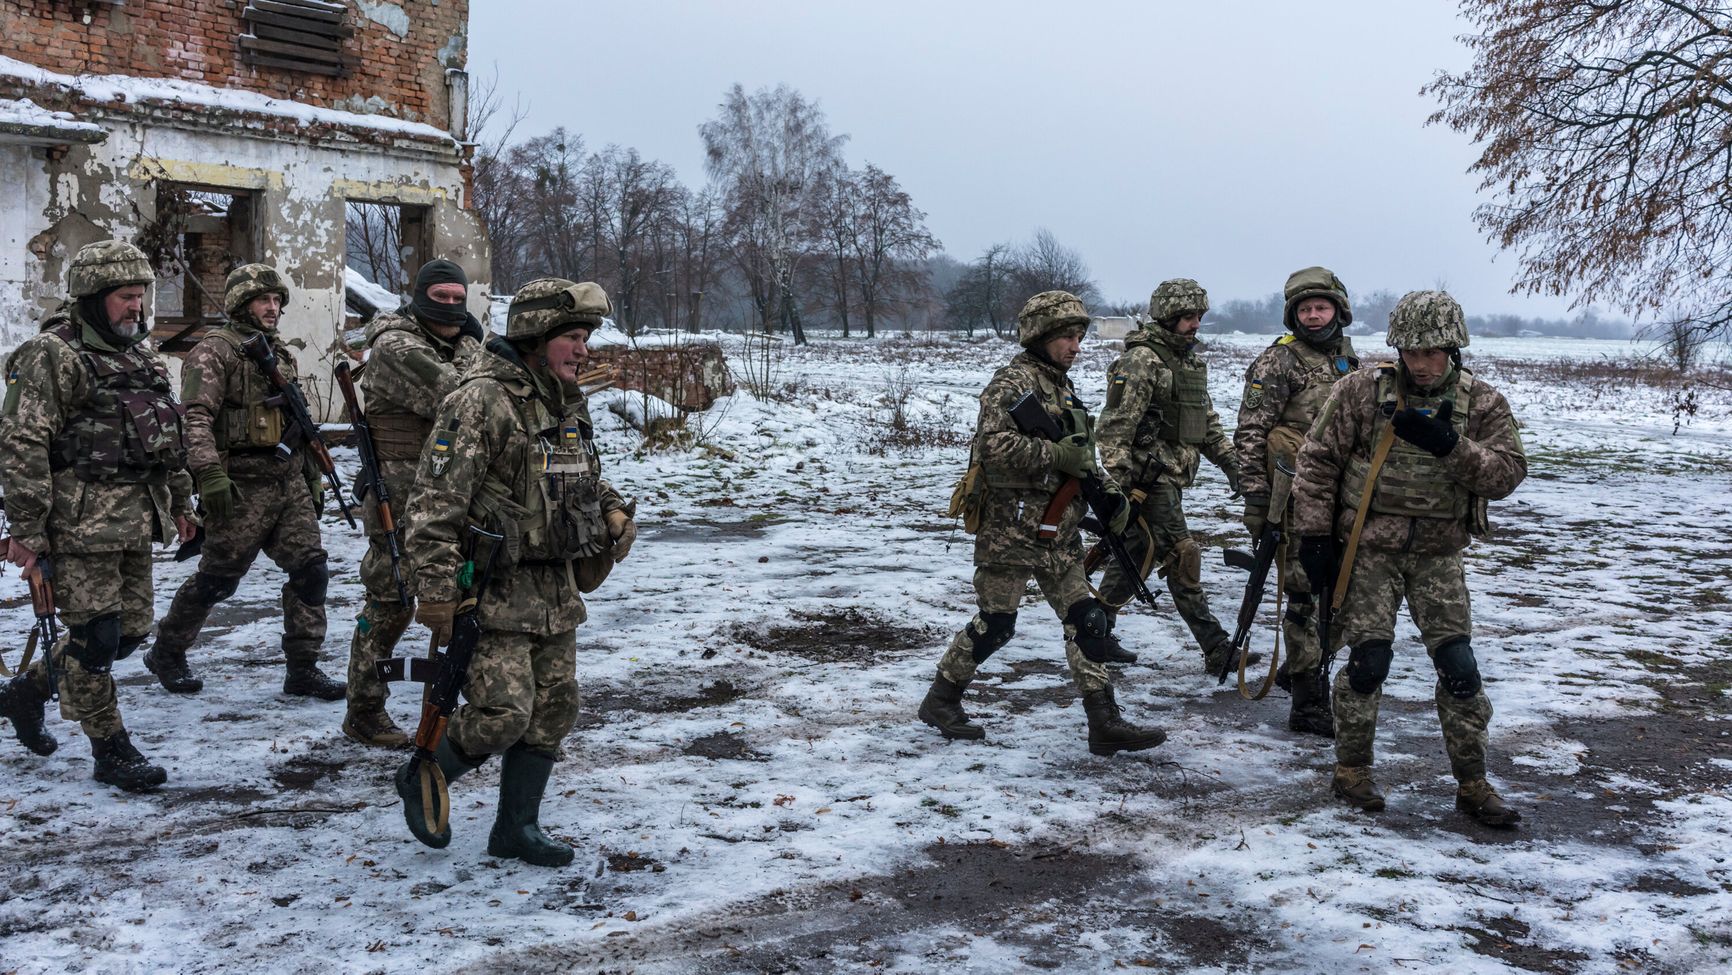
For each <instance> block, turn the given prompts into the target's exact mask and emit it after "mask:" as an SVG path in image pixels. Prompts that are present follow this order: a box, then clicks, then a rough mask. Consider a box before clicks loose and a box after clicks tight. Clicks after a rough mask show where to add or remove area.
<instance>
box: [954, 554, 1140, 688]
mask: <svg viewBox="0 0 1732 975" xmlns="http://www.w3.org/2000/svg"><path fill="white" fill-rule="evenodd" d="M1030 579H1032V580H1034V584H1035V585H1037V586H1039V587H1040V592H1041V595H1043V596H1045V597H1046V603H1047V605H1048V606H1050V607H1052V612H1053V615H1055V616H1057V617H1058V618H1059V619H1061V620H1062V619H1064V616H1065V612H1066V611H1067V610H1069V609H1070V607H1072V606H1074V605H1076V604H1077V603H1078V602H1081V601H1082V600H1084V599H1087V598H1088V597H1089V588H1088V577H1087V576H1085V575H1084V574H1083V569H1082V557H1081V553H1080V552H1078V553H1077V557H1076V558H1074V559H1071V560H1067V561H1065V562H1063V563H1060V564H1058V565H1057V567H1056V569H1055V568H1054V567H1049V566H1045V565H1043V566H1026V565H980V566H976V567H975V570H974V598H975V603H976V605H978V606H979V607H980V614H985V613H1014V612H1016V609H1017V607H1018V606H1019V605H1021V604H1022V598H1023V596H1024V595H1026V594H1027V593H1028V583H1029V580H1030ZM980 614H977V615H976V616H975V617H974V619H972V620H971V621H970V622H969V624H968V625H967V626H965V627H963V628H962V630H960V631H958V632H957V634H956V636H955V637H954V638H952V639H951V641H950V646H949V647H947V648H946V649H945V651H944V656H943V657H942V658H940V659H939V661H938V672H939V673H940V674H942V675H943V676H944V678H945V679H946V680H949V681H951V682H953V683H957V684H967V683H968V682H969V681H971V680H973V679H974V674H975V671H976V670H977V669H978V668H979V666H980V665H979V664H977V663H975V661H974V651H973V642H972V641H971V640H970V639H969V636H968V632H969V630H971V629H973V630H977V631H984V628H985V625H986V624H985V623H983V622H982V621H981V617H980ZM1064 660H1065V664H1066V665H1067V666H1068V667H1069V668H1070V676H1071V680H1072V681H1074V682H1075V683H1076V687H1077V690H1078V691H1079V692H1080V693H1083V694H1088V693H1091V692H1093V691H1098V690H1104V689H1105V688H1107V687H1109V686H1111V685H1112V677H1111V676H1110V675H1109V674H1108V673H1107V668H1106V665H1105V664H1098V663H1095V662H1094V661H1092V660H1090V659H1088V658H1087V657H1085V656H1083V654H1082V648H1081V647H1079V646H1077V642H1076V627H1074V626H1071V625H1069V624H1065V627H1064Z"/></svg>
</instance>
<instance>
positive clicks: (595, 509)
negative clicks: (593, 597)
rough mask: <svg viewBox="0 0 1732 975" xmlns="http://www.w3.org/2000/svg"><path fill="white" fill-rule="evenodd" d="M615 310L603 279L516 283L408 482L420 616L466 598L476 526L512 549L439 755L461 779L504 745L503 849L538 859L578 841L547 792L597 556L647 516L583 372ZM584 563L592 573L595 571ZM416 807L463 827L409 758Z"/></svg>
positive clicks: (435, 620)
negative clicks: (624, 488) (429, 800)
mask: <svg viewBox="0 0 1732 975" xmlns="http://www.w3.org/2000/svg"><path fill="white" fill-rule="evenodd" d="M612 310H613V306H612V304H611V303H610V302H609V301H608V298H607V293H606V292H604V291H603V290H602V289H601V287H600V286H599V285H596V284H594V283H592V282H585V283H583V284H574V283H572V282H570V281H566V280H563V279H560V278H542V279H540V280H536V281H531V282H530V283H528V284H526V285H524V286H523V287H522V288H521V289H519V290H518V292H517V294H516V295H514V296H513V297H512V299H511V307H510V310H509V311H508V312H507V316H506V326H505V337H504V338H497V337H495V338H492V339H490V340H489V341H488V342H487V344H486V346H485V348H484V350H483V351H482V353H481V354H480V355H478V356H476V359H475V363H474V365H473V366H472V367H471V368H470V369H469V371H468V372H467V373H465V374H464V376H463V378H462V381H461V384H460V385H459V386H458V387H457V390H456V391H455V392H453V393H452V394H451V395H450V396H447V397H446V398H445V400H444V402H442V403H441V404H440V405H439V410H438V414H437V418H436V420H435V421H434V425H433V440H432V441H431V442H430V443H428V445H427V446H426V448H425V449H424V450H423V451H422V453H421V460H420V466H419V467H418V468H417V469H416V472H415V485H414V488H413V489H412V491H411V493H410V497H409V519H408V522H409V538H408V555H409V558H410V561H411V562H412V563H413V565H414V566H415V579H416V598H417V600H418V605H417V607H416V610H415V619H416V620H417V621H419V622H420V623H422V624H424V625H426V626H427V627H428V629H430V630H432V631H433V642H434V644H435V645H437V646H443V645H445V643H446V642H447V641H449V639H450V634H451V629H452V621H453V619H454V617H455V616H456V614H457V613H458V612H459V607H458V605H457V599H458V594H459V592H460V591H461V589H462V585H460V573H461V570H462V568H463V564H464V561H465V555H464V540H465V535H466V534H467V528H468V527H469V526H470V525H477V526H479V527H481V528H483V529H485V530H488V531H491V532H494V533H497V534H503V535H504V536H505V544H504V548H505V550H506V552H507V556H505V557H502V558H501V561H500V563H499V564H498V565H496V566H495V568H494V571H493V579H492V582H491V584H490V585H489V586H488V588H487V591H486V592H482V593H479V594H476V596H475V598H476V612H477V613H478V615H479V623H480V627H481V635H480V642H479V644H478V646H477V648H476V650H475V655H474V657H473V660H472V662H471V664H470V669H469V678H468V683H467V684H466V685H465V686H464V689H463V696H464V699H465V703H464V704H463V705H462V706H460V707H458V708H457V710H456V712H455V713H454V714H453V715H452V717H451V721H450V724H449V726H448V728H447V730H446V733H445V735H444V736H443V737H442V738H441V739H440V740H439V744H438V747H437V749H436V750H435V752H434V757H435V758H436V759H437V761H438V763H439V769H440V771H441V772H442V773H443V774H444V777H445V780H446V781H447V782H450V781H452V780H454V779H456V778H457V777H458V776H460V775H462V774H464V773H465V772H468V771H469V770H471V769H473V768H476V767H477V766H479V765H480V764H481V763H482V762H484V761H486V760H487V758H488V757H489V756H492V755H497V754H501V753H503V755H504V759H503V762H504V764H503V767H502V768H501V769H500V773H499V811H498V815H497V818H496V819H495V821H494V824H493V830H492V832H491V834H490V835H489V836H488V840H487V852H488V854H489V855H490V856H497V857H512V858H516V859H521V860H524V861H526V862H529V863H533V864H538V865H541V866H563V865H565V864H567V863H570V862H571V859H572V850H571V847H569V846H567V845H566V844H565V843H562V842H560V841H558V840H555V839H552V838H550V837H549V836H548V835H547V834H546V833H544V832H542V829H541V826H540V816H541V801H542V797H543V795H544V793H545V791H546V788H547V780H548V777H549V775H551V774H552V771H553V763H554V760H555V759H556V758H557V757H558V754H559V745H560V742H561V741H562V740H563V739H564V738H565V735H566V733H567V732H569V731H570V730H571V727H572V725H573V724H574V723H575V722H576V720H577V710H578V687H577V632H576V631H577V627H578V626H579V625H581V624H582V623H583V621H584V619H585V618H586V617H587V615H588V614H587V610H586V609H585V608H584V604H583V598H582V596H581V592H586V591H589V590H590V589H593V588H594V587H595V585H596V584H598V583H599V576H598V575H597V574H596V572H597V570H596V569H595V568H594V567H595V566H596V565H597V564H600V565H602V566H603V567H605V566H608V565H611V564H613V563H615V562H618V561H621V560H623V559H624V558H625V557H626V554H627V553H628V552H629V551H630V550H631V545H632V541H633V540H634V539H635V538H636V537H637V528H636V526H635V524H634V523H633V521H632V519H631V515H630V513H629V511H628V509H627V506H626V504H625V502H624V501H623V500H622V499H621V497H620V495H619V493H618V492H617V491H615V490H614V489H613V488H612V487H611V486H609V485H608V483H607V482H606V481H604V480H602V479H601V476H600V475H601V464H600V459H599V457H598V456H597V454H596V450H595V443H594V440H593V428H592V426H591V424H590V422H589V413H588V410H587V408H586V407H585V405H584V402H583V399H582V394H581V392H578V387H577V385H576V380H577V376H578V372H579V368H580V367H581V366H582V364H583V362H584V360H585V359H586V358H588V355H589V350H588V345H587V343H588V340H589V335H590V333H591V332H592V331H593V330H594V329H595V328H596V327H597V326H599V325H600V324H601V320H602V318H603V317H604V316H606V315H608V314H610V313H611V312H612ZM586 577H587V578H586ZM396 785H397V792H398V795H400V796H401V797H402V799H403V815H404V819H405V820H406V821H407V823H408V825H409V829H410V831H411V832H412V833H414V834H415V837H416V838H417V839H419V840H420V841H421V842H423V843H425V844H427V845H428V846H432V847H435V848H439V847H444V846H445V845H446V844H448V843H450V841H451V833H450V830H449V828H446V829H445V830H443V831H441V832H437V833H436V832H433V831H431V830H430V829H429V828H428V824H427V818H426V809H425V807H424V804H423V799H422V792H421V787H420V785H419V783H418V782H417V776H416V774H415V772H414V771H413V765H412V763H405V764H404V765H403V767H402V768H401V769H399V770H398V772H397V777H396Z"/></svg>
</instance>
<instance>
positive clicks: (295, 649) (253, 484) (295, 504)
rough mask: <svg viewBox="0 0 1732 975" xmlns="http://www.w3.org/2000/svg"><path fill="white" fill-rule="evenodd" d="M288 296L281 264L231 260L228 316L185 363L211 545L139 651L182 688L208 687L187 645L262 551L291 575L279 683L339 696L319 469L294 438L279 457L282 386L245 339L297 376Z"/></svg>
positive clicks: (165, 680)
mask: <svg viewBox="0 0 1732 975" xmlns="http://www.w3.org/2000/svg"><path fill="white" fill-rule="evenodd" d="M288 303H289V288H288V285H287V284H286V283H284V281H283V279H282V276H281V275H279V274H278V273H277V272H276V270H275V269H274V268H272V267H270V266H269V265H265V264H246V265H242V266H241V267H238V268H235V269H234V270H233V271H231V272H229V276H228V281H227V286H226V288H225V294H224V298H223V304H224V310H225V311H226V313H227V314H228V321H227V322H225V323H224V324H223V325H222V327H220V328H217V329H213V330H212V331H211V332H210V333H209V334H207V335H206V336H205V337H204V338H203V339H201V340H200V341H199V343H198V345H196V346H194V347H193V350H192V351H191V352H190V353H188V354H187V357H186V362H185V364H184V365H183V366H182V367H181V376H180V384H181V400H182V402H184V403H185V404H186V410H187V430H186V439H187V460H188V464H189V465H190V466H191V468H192V472H193V477H194V478H195V479H196V480H197V482H198V493H199V502H200V504H201V505H202V506H203V511H204V521H205V541H204V550H203V552H202V553H201V555H200V558H199V563H198V570H197V571H196V572H194V573H193V574H192V576H190V577H189V578H188V579H187V580H186V582H184V583H182V584H181V587H180V589H179V590H178V591H176V592H175V594H174V601H173V602H172V603H170V604H169V608H168V613H167V615H165V616H164V617H163V618H162V624H161V625H160V626H158V627H157V632H156V642H155V644H153V645H152V647H151V649H150V652H149V653H147V654H145V656H144V665H145V666H146V667H147V668H149V669H150V672H151V673H153V674H155V675H156V676H157V679H158V680H160V681H161V682H162V686H163V687H165V688H167V689H168V690H170V691H172V692H174V693H177V694H192V693H196V692H198V691H199V690H200V689H201V688H203V687H204V681H202V680H200V679H199V678H198V677H197V676H195V675H194V674H193V672H192V670H191V668H190V667H189V665H188V664H187V659H186V651H187V648H188V647H190V646H192V644H193V641H194V640H196V639H198V633H199V630H200V629H201V628H202V627H203V626H204V621H205V617H206V616H208V615H209V614H210V611H211V608H212V607H213V606H215V605H216V604H217V603H219V602H221V601H223V600H224V599H227V598H228V597H230V596H232V595H234V592H235V589H236V588H237V587H239V586H240V583H241V579H242V577H244V576H245V575H246V574H247V570H248V569H250V568H252V564H253V561H254V560H255V559H257V558H258V556H259V553H260V552H261V551H262V552H264V553H265V555H266V556H268V557H269V558H270V560H271V561H272V562H275V563H276V565H277V567H278V568H280V569H282V570H283V571H284V572H286V573H288V577H289V578H288V581H287V582H285V583H284V584H283V596H282V607H283V642H282V646H283V657H284V660H285V661H286V663H287V671H286V673H285V674H284V677H283V693H284V694H290V695H297V696H301V697H316V698H318V699H320V700H323V701H338V700H342V698H343V684H342V682H341V681H334V680H332V679H330V678H329V677H327V676H325V674H324V672H323V671H321V670H320V669H319V653H320V648H321V647H322V646H323V645H324V642H325V589H326V587H327V585H328V583H329V581H330V572H329V569H328V567H327V565H326V558H327V557H326V554H325V548H324V543H323V541H322V540H321V539H320V537H319V518H318V512H319V510H320V509H321V508H322V507H323V503H324V486H323V485H322V484H321V483H320V480H319V476H320V472H319V470H318V468H317V467H315V466H314V462H313V459H312V457H311V455H310V454H309V452H308V450H307V448H306V446H305V445H303V444H300V443H299V442H298V441H294V442H295V443H296V446H295V447H294V449H293V451H292V452H291V453H289V454H288V456H287V457H286V458H279V455H278V449H277V447H278V444H279V443H282V442H283V432H284V429H285V428H286V426H287V424H288V422H289V421H288V420H287V418H286V417H285V416H284V412H283V410H282V408H281V407H279V406H276V405H273V404H272V403H269V402H266V400H267V399H272V398H274V395H275V391H274V390H273V389H272V387H271V383H270V380H269V379H268V378H267V377H266V376H265V372H264V369H263V368H261V367H260V366H259V364H258V363H257V362H255V361H253V360H252V359H250V358H248V356H247V355H246V353H245V352H243V351H242V349H241V343H242V342H244V341H246V339H247V338H248V337H250V336H253V335H257V334H263V336H264V337H265V340H266V341H268V342H269V343H270V347H271V349H272V350H273V351H274V352H275V353H276V356H277V359H278V361H279V364H280V366H281V369H282V374H283V378H284V379H286V380H289V381H291V382H292V381H294V379H295V377H296V375H297V374H298V373H297V370H296V368H295V359H294V353H293V351H292V350H291V349H290V348H289V346H288V345H286V344H285V343H284V342H283V340H282V338H281V337H280V336H279V335H278V333H277V323H278V321H279V319H280V318H281V316H282V311H283V308H284V306H286V305H287V304H288Z"/></svg>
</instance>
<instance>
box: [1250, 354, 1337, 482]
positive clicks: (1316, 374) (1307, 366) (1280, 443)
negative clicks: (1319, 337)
mask: <svg viewBox="0 0 1732 975" xmlns="http://www.w3.org/2000/svg"><path fill="white" fill-rule="evenodd" d="M1275 346H1277V347H1280V348H1284V349H1286V350H1287V353H1288V354H1289V355H1291V356H1292V357H1293V360H1294V362H1296V363H1298V366H1299V369H1298V377H1299V381H1298V383H1296V384H1294V385H1293V386H1292V387H1290V391H1289V393H1288V395H1287V402H1286V404H1285V405H1284V406H1283V407H1282V408H1281V415H1280V416H1279V417H1277V418H1276V420H1275V426H1274V427H1273V428H1272V429H1271V430H1270V431H1269V446H1270V451H1269V465H1270V471H1271V476H1273V470H1274V464H1275V460H1276V458H1277V457H1278V458H1279V459H1281V460H1282V461H1284V462H1285V463H1286V464H1287V466H1288V467H1289V468H1292V467H1294V466H1295V463H1296V457H1297V455H1298V453H1299V447H1300V445H1302V444H1303V443H1304V442H1305V435H1306V434H1307V433H1309V432H1310V430H1311V424H1312V422H1313V421H1315V420H1316V419H1317V414H1319V413H1321V412H1323V404H1324V403H1326V402H1328V400H1329V394H1330V392H1331V391H1333V390H1334V388H1335V383H1336V381H1337V380H1339V379H1341V378H1342V377H1344V376H1348V375H1351V374H1352V373H1353V372H1354V370H1356V369H1358V368H1359V359H1358V358H1356V357H1355V356H1353V355H1350V354H1338V355H1329V354H1327V353H1325V352H1323V351H1322V350H1321V349H1318V348H1317V347H1316V346H1314V345H1311V344H1310V343H1308V342H1301V341H1299V340H1298V339H1297V338H1296V337H1294V336H1292V335H1283V336H1281V337H1280V338H1279V339H1276V340H1275Z"/></svg>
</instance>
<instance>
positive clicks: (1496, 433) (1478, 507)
mask: <svg viewBox="0 0 1732 975" xmlns="http://www.w3.org/2000/svg"><path fill="white" fill-rule="evenodd" d="M1403 375H1404V373H1403V372H1402V371H1401V370H1400V369H1399V368H1398V367H1397V366H1396V365H1395V364H1393V363H1383V364H1381V365H1379V367H1378V368H1376V369H1362V370H1360V371H1358V372H1355V373H1353V374H1352V375H1350V376H1348V377H1346V378H1345V379H1342V380H1341V381H1339V382H1337V383H1336V384H1335V388H1334V392H1333V393H1332V394H1330V397H1329V400H1328V401H1327V402H1326V403H1325V404H1324V406H1323V412H1322V413H1320V414H1318V417H1317V422H1316V424H1315V425H1314V426H1313V427H1312V428H1311V435H1310V436H1309V437H1308V438H1307V439H1306V441H1305V446H1304V447H1302V448H1301V449H1300V451H1299V471H1298V476H1297V477H1296V478H1295V479H1294V482H1293V518H1294V528H1295V530H1296V531H1298V533H1299V534H1301V535H1324V534H1331V533H1333V534H1334V535H1335V536H1336V537H1337V538H1340V539H1345V538H1346V537H1347V536H1348V534H1349V533H1350V532H1351V531H1352V529H1353V519H1354V512H1355V509H1356V507H1357V505H1358V498H1359V495H1360V494H1361V493H1363V486H1364V482H1365V477H1366V473H1367V467H1368V465H1369V462H1370V459H1371V454H1372V451H1373V450H1374V449H1375V447H1376V442H1377V439H1378V438H1379V437H1380V436H1381V435H1382V433H1383V431H1384V430H1385V429H1386V428H1387V426H1388V424H1389V420H1388V419H1387V418H1386V413H1387V412H1388V411H1387V410H1385V408H1384V404H1385V401H1386V400H1391V399H1392V398H1393V396H1394V394H1395V391H1396V387H1397V386H1398V385H1399V386H1400V392H1401V396H1402V399H1403V402H1404V403H1405V404H1406V405H1408V406H1414V407H1419V408H1422V409H1426V408H1436V407H1437V406H1439V405H1440V404H1441V403H1442V402H1443V401H1444V400H1446V399H1448V400H1450V401H1452V402H1453V403H1454V404H1455V412H1454V416H1455V428H1456V431H1457V433H1459V434H1460V436H1461V439H1460V440H1459V441H1458V442H1457V444H1456V447H1455V449H1454V450H1452V451H1450V453H1449V454H1448V455H1446V456H1444V457H1441V458H1438V457H1433V456H1431V455H1430V454H1429V453H1427V452H1425V451H1423V450H1420V449H1419V448H1417V447H1414V446H1413V445H1412V444H1409V443H1407V442H1406V441H1404V440H1402V439H1400V438H1399V437H1397V438H1395V440H1394V442H1393V443H1394V446H1393V447H1392V449H1391V450H1390V452H1389V458H1388V460H1386V461H1385V463H1384V468H1383V472H1382V473H1381V474H1380V475H1379V476H1378V479H1377V482H1376V484H1375V485H1374V487H1373V500H1372V503H1371V510H1370V513H1369V514H1368V515H1367V516H1366V520H1365V528H1364V530H1363V532H1362V534H1361V535H1360V539H1359V544H1360V545H1362V546H1365V547H1368V548H1374V549H1384V550H1391V551H1404V552H1416V553H1419V554H1442V553H1447V552H1457V551H1460V550H1461V549H1463V548H1465V547H1466V546H1467V544H1468V541H1469V536H1470V534H1480V533H1483V532H1484V530H1485V527H1486V522H1485V503H1486V502H1487V501H1497V500H1499V499H1502V498H1505V497H1508V496H1509V494H1510V492H1512V491H1514V490H1515V489H1516V486H1517V485H1519V484H1521V482H1522V479H1523V478H1525V477H1526V476H1527V469H1528V464H1527V454H1526V453H1525V452H1524V451H1523V449H1522V442H1521V434H1520V433H1519V432H1518V431H1517V429H1516V422H1515V417H1514V416H1512V415H1511V413H1510V408H1509V403H1508V402H1507V401H1506V400H1505V399H1504V398H1503V394H1501V393H1499V392H1498V391H1497V390H1495V389H1493V388H1492V387H1491V386H1489V385H1487V384H1486V383H1485V382H1484V381H1483V380H1480V379H1477V378H1475V377H1474V376H1473V374H1472V373H1470V372H1467V371H1465V370H1458V371H1456V373H1455V374H1454V375H1453V376H1452V377H1450V378H1447V379H1445V380H1444V382H1443V383H1442V384H1440V387H1439V388H1438V389H1437V390H1433V391H1421V390H1415V389H1412V388H1411V387H1410V386H1408V385H1407V384H1406V383H1405V381H1404V379H1403V378H1402V376H1403ZM1389 405H1390V406H1391V407H1392V406H1393V405H1394V404H1393V402H1391V403H1390V404H1389Z"/></svg>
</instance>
